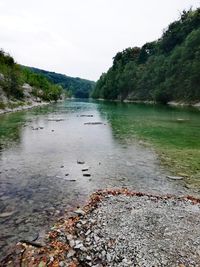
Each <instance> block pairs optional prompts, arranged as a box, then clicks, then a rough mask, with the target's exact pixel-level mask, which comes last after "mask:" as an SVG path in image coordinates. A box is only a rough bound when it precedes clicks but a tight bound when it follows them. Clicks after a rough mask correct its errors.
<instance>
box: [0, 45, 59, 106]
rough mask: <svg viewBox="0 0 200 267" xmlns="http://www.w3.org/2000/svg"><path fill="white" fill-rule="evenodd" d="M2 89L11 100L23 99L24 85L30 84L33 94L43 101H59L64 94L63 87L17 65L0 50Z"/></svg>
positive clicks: (0, 82)
mask: <svg viewBox="0 0 200 267" xmlns="http://www.w3.org/2000/svg"><path fill="white" fill-rule="evenodd" d="M0 73H1V76H2V77H0V87H1V88H2V89H3V90H4V92H5V93H6V94H7V96H8V97H9V98H16V99H21V100H22V99H23V97H24V96H23V89H22V85H23V84H24V83H28V84H30V85H31V86H32V87H33V88H34V91H33V94H34V95H35V96H37V97H40V98H41V99H43V100H46V101H50V100H55V101H56V100H58V99H59V98H60V97H61V94H62V87H61V86H59V85H55V84H53V83H52V82H50V81H48V80H47V78H45V77H44V76H43V75H39V74H36V73H34V72H32V71H30V70H29V69H27V68H22V67H21V66H19V65H17V64H16V63H15V61H14V59H13V58H12V57H11V56H10V55H9V54H6V53H5V52H4V51H3V50H0Z"/></svg>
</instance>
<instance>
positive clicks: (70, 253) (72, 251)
mask: <svg viewBox="0 0 200 267" xmlns="http://www.w3.org/2000/svg"><path fill="white" fill-rule="evenodd" d="M75 254H76V251H74V250H73V249H70V250H69V252H68V253H67V258H71V257H73V256H74V255H75Z"/></svg>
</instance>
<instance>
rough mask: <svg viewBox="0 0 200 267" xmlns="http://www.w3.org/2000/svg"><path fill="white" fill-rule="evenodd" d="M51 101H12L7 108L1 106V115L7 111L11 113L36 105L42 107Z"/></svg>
mask: <svg viewBox="0 0 200 267" xmlns="http://www.w3.org/2000/svg"><path fill="white" fill-rule="evenodd" d="M50 103H51V102H44V101H41V102H36V101H33V102H11V103H9V104H7V105H6V106H5V108H3V109H1V108H0V115H2V114H6V113H11V112H17V111H23V110H28V109H32V108H35V107H40V106H44V105H48V104H50Z"/></svg>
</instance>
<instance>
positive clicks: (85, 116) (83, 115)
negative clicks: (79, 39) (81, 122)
mask: <svg viewBox="0 0 200 267" xmlns="http://www.w3.org/2000/svg"><path fill="white" fill-rule="evenodd" d="M93 116H94V115H85V114H83V115H80V117H93Z"/></svg>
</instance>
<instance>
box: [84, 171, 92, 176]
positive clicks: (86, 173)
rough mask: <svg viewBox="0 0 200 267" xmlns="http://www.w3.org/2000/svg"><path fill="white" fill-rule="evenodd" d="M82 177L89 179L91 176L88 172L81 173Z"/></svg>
mask: <svg viewBox="0 0 200 267" xmlns="http://www.w3.org/2000/svg"><path fill="white" fill-rule="evenodd" d="M83 176H85V177H90V176H91V174H90V173H89V172H84V173H83Z"/></svg>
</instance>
